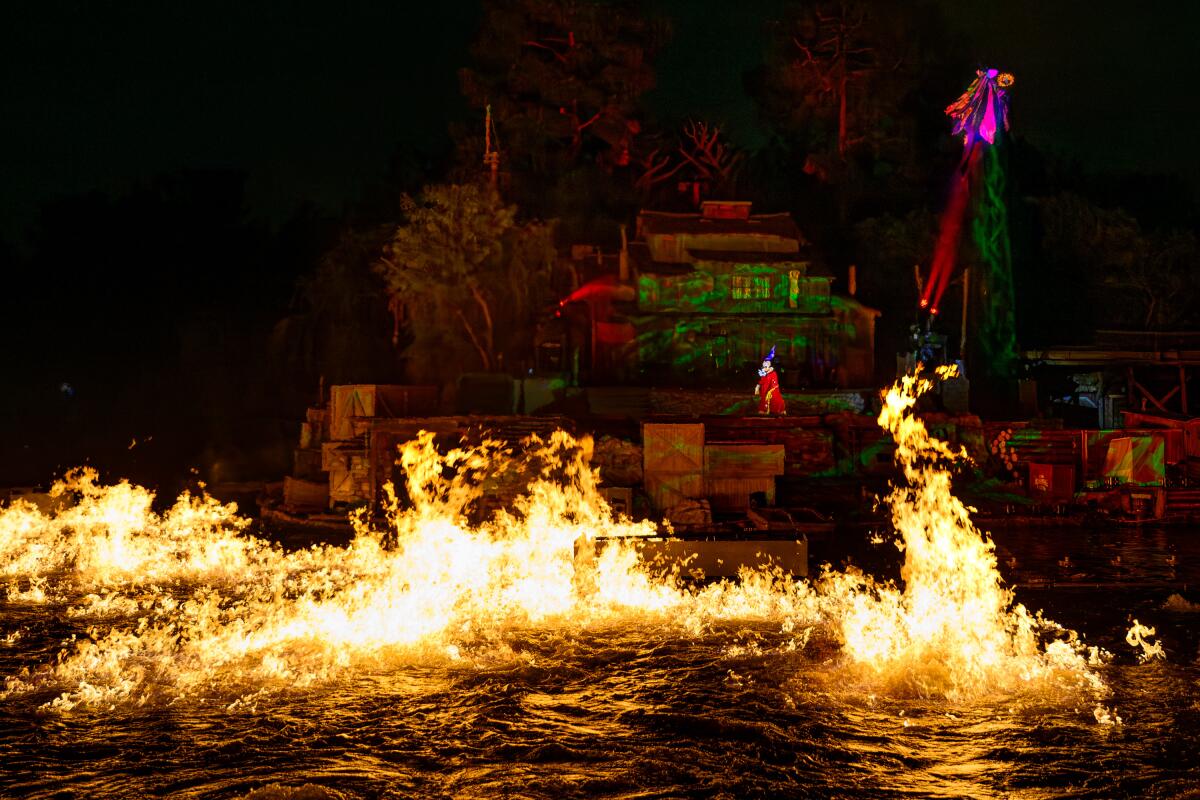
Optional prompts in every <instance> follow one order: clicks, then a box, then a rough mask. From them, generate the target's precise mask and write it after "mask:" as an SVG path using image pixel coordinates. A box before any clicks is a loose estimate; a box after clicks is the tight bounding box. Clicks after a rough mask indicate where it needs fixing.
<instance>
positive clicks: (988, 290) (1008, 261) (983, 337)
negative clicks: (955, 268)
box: [971, 145, 1017, 380]
mask: <svg viewBox="0 0 1200 800" xmlns="http://www.w3.org/2000/svg"><path fill="white" fill-rule="evenodd" d="M1001 150H1002V148H1001V147H1000V146H999V145H995V146H992V147H985V148H983V156H982V158H983V181H982V184H983V185H982V191H980V192H979V193H978V200H977V203H976V209H975V218H974V220H973V221H972V223H971V234H972V237H973V238H974V240H975V246H976V248H977V249H978V251H979V259H980V267H981V268H982V269H980V270H979V272H980V273H981V274H980V275H979V276H978V281H979V283H978V284H977V289H976V291H975V293H974V295H975V297H976V298H978V300H979V303H980V304H979V305H977V306H976V307H977V308H979V314H978V317H979V327H978V336H977V337H976V343H977V346H978V353H979V355H980V356H981V358H980V359H979V360H980V362H981V363H979V364H977V365H975V367H974V369H975V370H978V371H981V372H983V373H984V374H986V375H989V376H991V377H992V378H995V379H999V380H1006V379H1010V378H1012V377H1013V376H1014V375H1015V371H1016V362H1017V337H1016V323H1015V319H1014V316H1013V304H1014V291H1013V278H1012V243H1011V241H1010V240H1009V235H1008V206H1007V205H1006V203H1005V201H1004V193H1005V185H1006V183H1005V174H1004V173H1005V170H1004V163H1003V155H1002V153H1001ZM973 272H974V270H973Z"/></svg>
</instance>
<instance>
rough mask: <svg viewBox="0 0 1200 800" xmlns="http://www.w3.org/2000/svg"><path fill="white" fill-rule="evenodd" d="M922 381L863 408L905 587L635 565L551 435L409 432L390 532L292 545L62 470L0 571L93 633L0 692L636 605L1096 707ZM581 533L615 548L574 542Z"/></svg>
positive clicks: (348, 649) (907, 677)
mask: <svg viewBox="0 0 1200 800" xmlns="http://www.w3.org/2000/svg"><path fill="white" fill-rule="evenodd" d="M930 386H931V383H930V381H929V380H927V379H926V378H923V377H921V376H920V375H916V376H910V377H907V378H904V379H903V380H901V381H900V382H898V383H897V384H896V385H895V386H894V387H892V389H891V390H890V391H889V392H888V393H887V394H886V396H885V399H884V409H883V412H882V413H881V415H880V417H879V423H880V425H881V426H883V427H884V428H885V429H887V430H888V431H889V432H890V433H891V434H892V436H893V437H894V438H895V440H896V443H897V458H898V460H899V463H900V465H901V467H902V469H903V475H904V480H903V482H902V483H900V484H899V485H897V486H896V487H895V488H894V489H893V491H892V493H891V494H890V495H889V497H888V498H887V502H888V503H889V504H890V506H891V509H892V519H893V523H894V525H895V529H896V532H897V541H896V543H897V546H899V547H900V548H902V549H903V551H904V554H905V564H904V569H903V573H902V578H903V586H902V587H900V586H895V585H892V584H887V583H878V582H876V581H874V580H873V579H871V578H870V577H868V576H866V575H863V574H861V573H859V572H856V571H847V572H844V573H843V572H835V571H832V570H829V569H826V570H825V572H824V573H823V574H822V576H821V577H820V578H819V579H817V580H816V581H814V582H813V583H812V584H810V583H808V582H804V581H794V580H792V579H791V578H789V577H786V576H784V575H782V574H780V573H778V572H777V571H772V570H763V571H760V572H743V573H742V574H741V575H740V576H739V578H738V579H737V580H732V581H720V582H716V583H709V584H705V585H694V584H688V583H685V582H684V581H682V580H681V579H680V577H679V574H680V568H679V567H678V566H677V567H676V568H675V569H673V570H665V571H664V570H663V569H661V568H660V567H654V568H652V567H651V566H649V565H647V564H645V563H643V561H642V559H641V558H640V555H639V548H638V542H639V541H640V540H642V539H643V538H644V537H646V536H650V535H656V534H657V533H658V531H657V530H656V527H655V526H654V524H653V523H649V522H634V521H631V520H629V519H627V518H624V517H615V516H614V515H613V513H612V511H611V509H610V508H609V507H608V505H607V504H606V503H605V501H604V499H603V498H602V496H601V495H600V493H599V491H598V490H597V475H596V473H595V471H594V470H592V469H591V468H590V467H589V466H588V462H587V447H586V443H582V442H579V441H576V440H575V439H574V438H572V437H571V436H569V435H568V434H566V433H563V432H557V433H555V434H553V435H552V436H550V437H549V438H548V439H545V440H542V439H538V438H536V437H534V438H531V439H530V440H528V441H527V442H526V443H525V445H524V447H523V448H522V449H520V451H519V452H514V451H513V450H511V449H506V448H504V447H503V446H501V445H500V444H498V443H496V442H490V441H489V442H484V443H483V444H482V445H480V446H477V447H470V448H459V449H454V450H451V451H449V452H448V453H445V454H442V453H439V451H438V448H437V446H436V445H437V443H436V442H435V441H434V437H433V434H429V433H425V434H422V435H420V436H419V437H418V438H417V439H416V440H414V441H412V442H409V443H407V444H405V445H403V446H402V448H401V451H400V460H399V463H400V465H401V466H402V468H403V471H404V475H405V481H404V486H403V488H402V491H401V490H393V489H392V488H391V487H388V496H389V502H388V513H387V515H386V516H387V518H386V524H385V525H383V526H382V527H379V528H375V527H372V526H371V525H370V524H368V522H367V521H366V520H365V519H364V518H362V517H358V518H356V519H355V520H354V527H355V536H354V538H353V540H352V541H351V542H350V543H349V544H348V545H346V546H344V547H342V546H332V545H319V546H314V547H311V548H308V549H305V550H298V551H291V552H289V551H286V550H284V549H283V548H281V547H279V546H277V545H274V544H272V543H270V542H268V541H266V540H264V539H262V538H258V537H256V536H252V535H250V533H249V531H248V530H247V528H248V525H249V523H248V522H247V521H246V520H244V519H242V518H240V517H239V516H238V515H237V509H236V507H235V506H233V505H223V504H221V503H219V502H217V501H215V500H213V499H212V498H209V497H204V496H201V497H197V496H193V495H190V494H184V495H183V496H182V497H180V498H179V500H178V501H177V502H176V503H175V504H174V505H173V506H172V507H171V508H169V509H168V510H166V511H165V512H163V513H156V512H155V511H154V510H153V508H152V504H153V500H154V498H153V495H152V494H151V493H150V492H148V491H147V490H145V489H143V488H140V487H137V486H132V485H130V484H128V483H127V482H121V483H118V484H116V485H113V486H102V485H100V484H99V482H98V480H97V476H96V473H95V472H93V471H88V470H83V471H77V472H74V473H72V474H70V475H68V476H67V478H66V479H64V480H63V481H62V482H60V483H59V484H57V485H56V486H55V488H54V493H55V494H56V495H57V496H59V497H60V498H61V499H62V501H63V502H62V505H61V508H60V509H59V510H57V511H51V512H42V511H39V510H38V509H36V508H34V507H33V506H31V505H29V504H26V503H22V502H17V503H14V504H12V505H11V506H9V507H7V508H4V509H2V510H0V580H2V581H4V586H3V591H4V593H5V595H6V597H7V601H8V602H9V603H28V604H43V605H49V606H53V607H55V608H60V609H62V612H63V613H64V614H65V615H67V616H69V617H73V618H76V619H79V620H83V621H86V623H89V624H90V627H89V628H87V631H86V635H84V636H81V637H78V638H77V639H76V640H74V641H71V642H69V643H67V645H66V646H65V648H64V649H63V651H62V652H61V653H60V654H59V657H58V659H57V660H56V661H55V663H53V664H49V665H43V666H40V667H37V668H29V669H26V670H24V671H22V672H21V673H20V674H18V675H12V676H8V677H7V678H6V679H5V688H4V692H3V696H4V697H13V696H16V695H20V694H30V695H35V696H40V697H43V706H44V707H45V708H47V709H55V710H69V709H71V708H73V707H75V706H77V705H81V704H85V705H92V706H95V705H112V704H116V703H144V702H149V701H154V700H156V699H157V698H160V697H162V698H166V699H168V700H179V699H182V698H192V699H197V700H217V701H220V702H223V703H227V704H229V705H231V706H234V707H236V706H245V705H249V704H252V703H253V702H254V700H255V698H257V697H260V696H262V695H263V694H264V693H270V692H273V691H281V690H284V689H286V688H289V687H305V686H312V685H316V684H320V683H322V682H325V681H329V680H331V679H333V678H335V677H337V676H340V675H344V674H346V673H347V672H351V671H354V670H356V669H363V668H378V667H380V666H383V667H388V666H390V665H394V664H410V663H456V664H460V665H462V666H463V667H465V668H472V667H475V666H481V665H484V666H485V665H487V664H490V663H494V662H495V661H496V660H497V659H505V658H513V657H519V655H518V654H516V653H514V651H513V650H512V648H511V646H510V645H509V644H507V641H508V640H507V637H508V636H509V635H510V634H511V633H513V632H514V631H517V630H519V629H522V628H529V627H531V626H536V627H554V628H559V629H562V630H564V631H565V632H566V633H567V634H568V635H570V634H571V633H572V632H579V631H583V630H585V629H586V628H588V627H589V626H595V625H604V624H612V623H614V622H621V621H629V620H636V621H639V622H642V623H646V622H649V623H652V624H656V625H660V626H670V627H674V628H675V629H677V630H678V631H679V633H680V635H681V636H685V637H695V636H700V635H706V634H707V633H708V632H709V631H711V630H712V628H713V626H714V625H715V624H717V623H722V622H726V621H738V622H741V621H759V622H768V623H773V624H778V625H779V627H780V629H781V632H783V633H784V634H786V635H787V636H790V637H791V638H790V641H789V644H788V645H787V646H786V647H785V648H784V649H785V650H787V651H789V652H790V651H794V650H798V649H803V647H804V646H805V644H806V643H807V642H808V641H809V640H810V638H811V636H812V634H813V632H814V631H818V632H821V633H823V634H825V636H824V638H827V639H832V640H834V641H835V642H836V643H838V644H840V647H841V653H842V657H841V658H842V663H843V665H844V668H845V669H847V670H851V671H853V672H854V673H856V674H857V675H859V676H860V677H861V678H862V680H863V681H865V682H867V683H869V684H872V685H878V686H882V687H884V688H885V689H888V690H891V691H895V692H898V693H916V694H922V695H936V696H943V697H947V698H950V699H958V700H961V699H968V698H972V697H977V696H980V695H986V694H989V693H996V692H1003V693H1011V692H1014V691H1023V690H1026V689H1028V690H1031V691H1043V692H1044V691H1045V690H1046V689H1047V688H1052V689H1054V690H1055V693H1057V694H1060V695H1061V694H1064V693H1065V694H1067V695H1069V696H1070V697H1071V698H1073V699H1074V700H1076V701H1077V700H1078V698H1079V697H1080V696H1081V693H1082V694H1083V695H1086V696H1088V697H1089V698H1094V699H1099V698H1100V697H1101V696H1102V695H1103V694H1104V687H1103V684H1102V683H1101V681H1100V679H1099V677H1098V676H1097V674H1096V672H1095V671H1094V669H1092V665H1094V664H1096V663H1097V662H1098V661H1099V660H1100V659H1101V656H1102V654H1101V653H1100V652H1099V651H1098V650H1096V649H1095V648H1090V649H1089V648H1087V647H1085V646H1084V645H1083V644H1082V643H1081V641H1080V640H1079V638H1078V637H1077V636H1075V635H1074V634H1073V633H1071V632H1069V631H1065V630H1063V629H1061V628H1060V627H1059V626H1057V625H1055V624H1054V623H1052V622H1049V621H1047V620H1045V619H1043V618H1041V617H1040V615H1033V614H1030V613H1029V612H1027V611H1026V610H1025V609H1024V608H1023V607H1022V606H1020V605H1016V604H1014V603H1013V598H1012V594H1011V592H1010V591H1009V590H1007V589H1005V588H1004V586H1003V585H1002V583H1001V580H1000V576H999V573H998V572H997V569H996V559H995V555H994V552H993V546H992V544H991V542H990V540H988V538H987V537H986V536H984V535H983V534H981V533H980V532H979V531H978V530H977V529H976V528H975V527H974V525H973V524H972V523H971V520H970V514H969V509H967V508H965V507H964V506H963V505H962V503H961V502H959V501H958V499H957V498H955V497H954V495H953V494H952V493H951V477H950V472H949V464H950V462H952V461H953V460H955V459H957V458H960V457H961V456H960V455H959V454H956V453H954V452H952V451H951V450H950V448H948V447H947V445H946V444H945V443H943V442H940V441H938V440H936V439H934V438H932V437H930V436H929V434H928V432H927V431H926V429H925V426H924V424H923V423H922V422H921V420H920V419H919V418H917V417H916V416H915V415H914V413H913V409H914V405H915V403H916V401H917V398H918V396H919V395H920V394H921V393H922V392H924V391H927V390H928V389H929V388H930ZM506 481H519V482H520V483H522V484H524V485H526V487H527V488H526V489H525V491H524V492H523V493H522V494H521V496H520V497H519V498H518V499H517V500H516V501H515V502H513V503H512V504H511V506H510V507H509V508H505V509H502V510H500V511H498V512H496V513H495V514H493V515H492V516H490V517H489V518H487V519H484V520H482V521H479V519H478V517H479V511H480V508H481V506H480V501H481V499H482V497H483V495H484V493H485V491H486V490H487V489H488V487H492V488H495V486H497V485H498V484H502V483H504V482H506ZM597 537H604V538H605V539H606V540H609V542H610V544H609V546H606V547H604V548H600V549H598V550H597V549H594V548H592V547H590V546H589V544H590V543H591V542H593V541H594V540H595V539H596V538H597ZM612 542H615V543H612ZM1150 633H1151V632H1149V631H1146V629H1141V631H1140V632H1139V635H1138V641H1139V642H1142V641H1144V639H1143V638H1142V636H1143V635H1149V634H1150ZM0 635H3V636H7V637H8V639H9V640H11V641H16V640H17V638H19V637H20V635H21V631H20V630H14V631H0ZM1101 711H1103V712H1104V715H1105V716H1107V715H1108V712H1107V711H1106V710H1104V709H1101V708H1098V710H1097V719H1100V718H1101V713H1100V712H1101ZM1109 721H1111V717H1110V718H1109Z"/></svg>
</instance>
